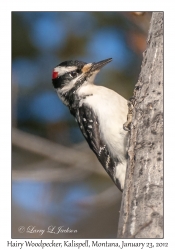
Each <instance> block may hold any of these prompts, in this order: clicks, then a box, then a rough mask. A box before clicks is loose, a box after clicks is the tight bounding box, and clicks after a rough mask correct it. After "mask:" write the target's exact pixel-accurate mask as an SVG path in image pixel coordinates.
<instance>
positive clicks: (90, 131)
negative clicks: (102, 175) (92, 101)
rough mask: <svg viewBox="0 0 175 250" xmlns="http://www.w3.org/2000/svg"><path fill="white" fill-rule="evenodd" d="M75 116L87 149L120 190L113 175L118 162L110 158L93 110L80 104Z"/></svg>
mask: <svg viewBox="0 0 175 250" xmlns="http://www.w3.org/2000/svg"><path fill="white" fill-rule="evenodd" d="M74 115H75V114H74ZM75 116H76V119H77V122H78V124H79V127H80V129H81V131H82V133H83V135H84V137H85V139H86V140H87V142H88V144H89V147H90V148H91V149H92V150H93V152H94V153H95V154H96V156H97V158H98V160H99V161H100V163H101V164H102V166H103V167H104V169H105V170H106V172H107V173H108V174H109V176H110V177H111V178H112V180H113V181H114V183H115V184H116V185H117V187H118V188H119V189H120V190H121V187H120V185H119V183H118V181H117V180H116V174H115V171H116V167H117V164H118V162H116V161H115V160H114V159H113V158H112V157H111V155H110V154H109V151H108V148H107V145H106V144H105V143H104V142H103V140H102V138H101V137H100V128H99V122H98V118H97V116H96V115H95V113H94V112H93V110H92V109H91V108H90V107H88V106H87V105H85V104H82V106H81V107H79V109H77V112H76V115H75Z"/></svg>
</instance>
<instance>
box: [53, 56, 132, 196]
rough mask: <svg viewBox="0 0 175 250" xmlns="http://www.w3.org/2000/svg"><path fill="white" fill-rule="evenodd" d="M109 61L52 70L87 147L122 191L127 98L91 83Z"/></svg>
mask: <svg viewBox="0 0 175 250" xmlns="http://www.w3.org/2000/svg"><path fill="white" fill-rule="evenodd" d="M111 60H112V59H111V58H109V59H106V60H103V61H100V62H97V63H85V62H80V61H65V62H62V63H60V64H59V65H57V66H56V67H55V68H54V70H53V73H52V83H53V86H54V88H55V90H56V92H57V94H58V96H59V97H60V99H61V100H62V102H63V103H64V104H65V105H66V106H68V108H69V110H70V113H71V114H72V115H73V116H74V117H75V118H76V121H77V122H78V125H79V127H80V130H81V132H82V133H83V135H84V137H85V139H86V140H87V142H88V144H89V147H90V148H91V149H92V151H93V152H94V153H95V155H96V156H97V158H98V160H99V161H100V163H101V164H102V166H103V167H104V169H105V170H106V172H107V173H108V174H109V176H110V177H111V178H112V180H113V181H114V183H115V184H116V186H117V187H118V188H119V189H120V190H121V191H122V190H123V188H124V182H125V172H126V165H127V152H126V146H127V140H128V132H127V131H125V130H123V124H124V123H125V121H126V117H127V112H128V107H127V100H126V99H125V98H123V97H122V96H120V95H119V94H117V93H116V92H114V91H113V90H111V89H108V88H105V87H103V86H96V85H94V79H95V76H96V74H97V73H98V72H99V71H100V69H101V68H102V67H103V66H104V65H106V64H107V63H109V62H111Z"/></svg>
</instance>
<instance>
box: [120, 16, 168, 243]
mask: <svg viewBox="0 0 175 250" xmlns="http://www.w3.org/2000/svg"><path fill="white" fill-rule="evenodd" d="M134 98H135V103H134V109H133V118H132V124H131V133H130V145H129V150H128V155H129V159H128V167H127V173H126V182H125V188H124V192H123V197H122V204H121V210H120V219H119V227H118V236H117V237H118V238H162V237H163V12H153V15H152V19H151V25H150V30H149V34H148V40H147V50H146V51H145V52H144V55H143V62H142V68H141V73H140V76H139V80H138V83H137V84H136V86H135V90H134Z"/></svg>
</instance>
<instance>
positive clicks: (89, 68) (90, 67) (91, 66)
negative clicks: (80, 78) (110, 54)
mask: <svg viewBox="0 0 175 250" xmlns="http://www.w3.org/2000/svg"><path fill="white" fill-rule="evenodd" d="M111 61H112V58H108V59H105V60H103V61H100V62H97V63H88V64H85V65H84V67H83V68H82V72H83V73H90V72H92V73H94V72H97V73H98V71H100V69H101V68H102V67H103V66H105V65H106V64H107V63H109V62H111Z"/></svg>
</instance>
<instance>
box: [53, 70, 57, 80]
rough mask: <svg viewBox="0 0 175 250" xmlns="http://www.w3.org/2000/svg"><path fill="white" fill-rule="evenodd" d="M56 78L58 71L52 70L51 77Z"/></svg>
mask: <svg viewBox="0 0 175 250" xmlns="http://www.w3.org/2000/svg"><path fill="white" fill-rule="evenodd" d="M55 78H58V72H55V71H53V72H52V79H55Z"/></svg>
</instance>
